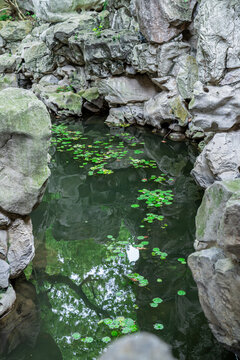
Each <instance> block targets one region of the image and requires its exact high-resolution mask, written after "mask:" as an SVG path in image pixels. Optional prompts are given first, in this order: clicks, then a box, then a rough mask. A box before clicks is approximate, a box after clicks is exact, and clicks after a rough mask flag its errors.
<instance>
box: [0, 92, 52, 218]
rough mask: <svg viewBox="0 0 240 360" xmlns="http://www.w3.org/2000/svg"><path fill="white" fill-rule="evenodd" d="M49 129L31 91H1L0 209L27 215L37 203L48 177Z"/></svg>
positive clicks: (47, 117) (42, 107) (41, 104)
mask: <svg viewBox="0 0 240 360" xmlns="http://www.w3.org/2000/svg"><path fill="white" fill-rule="evenodd" d="M6 99H7V100H8V101H7V102H6ZM50 127H51V122H50V117H49V114H48V112H47V109H46V107H45V105H44V104H43V103H42V102H41V101H39V100H38V99H37V98H36V96H35V95H34V94H33V93H32V92H31V91H28V90H23V89H17V88H8V89H5V90H2V91H1V92H0V170H1V178H0V207H1V208H2V209H4V210H5V211H7V212H9V213H15V214H20V215H26V214H29V213H30V212H31V211H32V209H33V207H34V206H36V204H38V203H39V201H40V199H41V197H42V195H43V190H44V188H45V185H46V181H47V179H48V177H49V174H50V172H49V169H48V163H47V153H48V147H49V145H50V136H51V132H50Z"/></svg>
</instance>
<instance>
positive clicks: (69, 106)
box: [33, 85, 82, 116]
mask: <svg viewBox="0 0 240 360" xmlns="http://www.w3.org/2000/svg"><path fill="white" fill-rule="evenodd" d="M33 91H34V93H35V94H36V95H37V96H38V97H39V98H40V99H41V100H42V101H43V102H44V103H45V105H46V106H47V107H48V108H49V109H50V110H52V111H53V112H54V113H55V114H57V115H60V116H71V115H73V116H81V115H82V97H81V96H80V95H78V94H75V93H74V92H72V91H71V89H67V88H66V87H64V86H63V87H61V86H59V85H48V86H42V85H34V86H33Z"/></svg>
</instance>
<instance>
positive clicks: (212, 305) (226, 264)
mask: <svg viewBox="0 0 240 360" xmlns="http://www.w3.org/2000/svg"><path fill="white" fill-rule="evenodd" d="M188 264H189V266H190V268H191V270H192V273H193V277H194V280H195V281H196V283H197V285H198V293H199V300H200V303H201V306H202V309H203V311H204V313H205V315H206V317H207V319H208V321H209V322H210V327H211V330H212V332H213V334H214V335H215V337H216V338H217V340H218V341H219V342H221V343H223V344H224V345H227V346H228V347H229V348H231V349H232V350H233V351H234V352H235V353H237V354H238V355H239V353H240V322H239V313H240V303H239V292H240V267H239V264H237V263H233V262H232V261H231V259H229V258H226V257H225V256H224V253H223V251H222V250H221V249H219V248H216V247H213V248H210V249H207V250H202V251H199V252H196V253H194V254H192V255H190V256H189V258H188Z"/></svg>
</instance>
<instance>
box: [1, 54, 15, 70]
mask: <svg viewBox="0 0 240 360" xmlns="http://www.w3.org/2000/svg"><path fill="white" fill-rule="evenodd" d="M17 60H18V59H17V57H16V56H14V55H11V54H7V53H5V54H2V55H0V73H4V72H11V73H12V72H14V70H15V69H16V66H17V63H19V61H17Z"/></svg>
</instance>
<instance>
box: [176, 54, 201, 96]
mask: <svg viewBox="0 0 240 360" xmlns="http://www.w3.org/2000/svg"><path fill="white" fill-rule="evenodd" d="M197 81H198V65H197V62H196V59H195V58H194V57H193V56H190V55H186V57H185V58H184V59H183V60H182V62H181V64H180V69H179V72H178V75H177V87H178V92H179V94H180V95H181V97H182V98H183V99H191V98H192V96H193V90H194V85H195V83H196V82H197Z"/></svg>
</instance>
